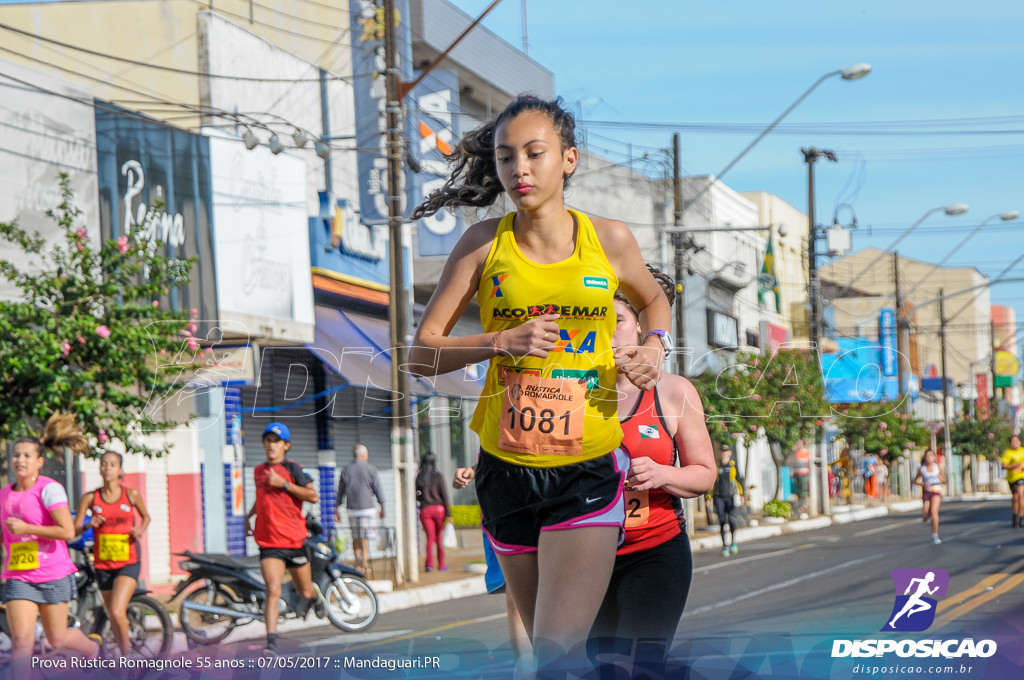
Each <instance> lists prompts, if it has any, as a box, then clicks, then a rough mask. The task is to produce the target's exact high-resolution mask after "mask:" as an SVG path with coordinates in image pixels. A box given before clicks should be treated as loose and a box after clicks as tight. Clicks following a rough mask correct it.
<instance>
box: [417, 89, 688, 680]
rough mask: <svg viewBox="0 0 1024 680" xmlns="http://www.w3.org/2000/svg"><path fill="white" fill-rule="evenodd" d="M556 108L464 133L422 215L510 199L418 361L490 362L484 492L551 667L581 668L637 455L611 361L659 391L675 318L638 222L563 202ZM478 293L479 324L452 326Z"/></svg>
mask: <svg viewBox="0 0 1024 680" xmlns="http://www.w3.org/2000/svg"><path fill="white" fill-rule="evenodd" d="M560 104H561V102H560V100H555V101H546V100H542V99H538V98H536V97H529V96H521V97H519V98H517V99H516V100H514V101H513V102H512V103H511V104H509V106H508V107H506V108H505V110H504V111H502V112H501V113H500V114H498V116H497V117H496V118H495V120H494V121H493V122H491V123H488V124H486V125H483V126H481V127H479V128H477V129H475V130H473V131H471V132H469V133H467V134H466V135H465V136H464V137H463V139H462V140H461V142H460V143H459V145H458V146H457V147H456V149H455V151H454V153H453V154H452V156H451V157H450V161H451V162H452V163H453V166H454V167H453V171H452V175H451V177H450V178H449V180H448V182H447V183H446V184H445V185H444V187H442V188H441V189H440V190H438V191H437V192H434V193H433V194H431V195H430V196H429V197H428V198H427V200H426V201H425V202H424V203H423V204H422V205H421V206H419V207H418V208H417V210H416V211H415V212H414V213H413V219H418V218H420V217H423V216H427V215H431V214H433V213H435V212H437V211H438V210H440V209H442V208H445V207H456V206H477V207H486V206H490V205H492V204H493V203H494V202H495V200H496V199H497V198H498V197H499V196H500V195H501V193H502V192H505V193H507V195H508V196H509V198H510V199H511V201H512V203H513V204H514V206H515V208H516V210H515V212H513V213H510V214H508V215H506V216H505V217H504V218H501V219H489V220H484V221H482V222H478V223H477V224H474V225H473V226H471V227H470V228H469V229H468V230H467V231H466V233H465V234H464V235H463V236H462V238H461V239H460V240H459V242H458V244H457V245H456V246H455V249H454V250H453V252H452V254H451V255H450V256H449V258H448V262H447V263H446V265H445V268H444V271H443V272H442V274H441V279H440V281H439V282H438V285H437V288H436V290H435V291H434V294H433V296H432V297H431V300H430V302H429V303H428V305H427V308H426V310H425V311H424V314H423V318H422V320H421V321H420V325H419V328H418V329H417V333H416V338H415V340H414V342H413V347H412V349H411V352H410V357H409V363H410V364H411V366H412V367H414V369H413V370H415V371H416V372H417V373H418V374H420V375H427V376H429V375H436V374H439V373H447V372H449V371H453V370H456V369H460V368H462V367H463V366H465V365H467V364H472V363H476V362H479V361H483V360H489V361H490V367H489V369H488V372H487V378H486V381H485V386H484V390H483V393H482V395H481V399H480V402H479V404H478V406H477V409H476V412H475V413H474V415H473V420H472V423H471V427H472V428H473V429H474V431H475V432H476V433H477V434H478V435H479V436H480V442H481V453H480V460H479V462H478V466H477V475H476V485H477V496H478V498H479V500H480V506H481V510H482V513H483V518H484V529H485V530H486V531H487V533H488V536H489V537H490V540H491V543H492V545H493V546H494V548H495V551H496V553H497V554H498V556H499V561H500V563H501V567H502V570H503V571H504V573H505V577H506V580H507V584H508V587H509V590H510V591H511V593H512V597H513V599H514V600H515V603H516V605H517V606H518V608H519V610H520V612H521V613H522V616H523V621H524V623H525V625H526V629H527V632H528V633H529V635H530V638H531V640H532V642H533V645H534V654H535V655H536V662H537V664H538V668H539V669H540V670H541V673H542V674H543V673H544V672H545V671H547V670H551V671H554V670H556V669H562V668H565V669H572V670H575V671H576V672H579V671H581V670H584V669H585V668H586V661H585V658H584V656H583V647H584V642H585V640H586V636H587V633H588V631H589V630H590V627H591V624H592V623H593V621H594V618H595V616H596V614H597V610H598V608H599V606H600V604H601V600H602V598H603V596H604V592H605V589H606V588H607V585H608V582H609V579H610V576H611V570H612V565H613V563H614V560H615V549H616V544H617V542H618V541H619V539H620V534H621V532H622V526H621V525H622V521H623V516H624V515H623V505H622V495H623V482H624V478H625V474H626V472H627V470H628V467H629V460H628V454H626V453H625V452H624V451H623V450H622V449H621V448H619V443H620V441H621V439H622V431H621V428H620V426H619V421H618V417H617V402H618V397H617V393H616V391H615V377H616V371H618V372H621V373H624V374H625V375H627V376H629V378H630V380H631V381H632V382H633V384H635V385H636V386H637V387H638V388H640V389H641V390H649V389H652V388H653V387H654V386H655V384H656V383H657V380H658V375H659V371H660V368H661V365H662V362H663V360H664V355H665V352H666V350H667V349H668V348H669V347H670V345H669V344H667V343H666V340H667V335H668V334H667V330H666V329H668V328H670V324H671V312H670V310H669V306H668V303H667V301H666V299H665V296H664V294H663V293H662V292H661V288H660V287H659V286H658V284H657V282H656V281H655V280H654V278H653V277H652V276H651V274H650V272H648V270H647V268H646V266H645V265H644V261H643V258H642V257H641V255H640V249H639V247H638V245H637V243H636V240H635V239H634V238H633V235H632V233H631V232H630V231H629V228H628V227H627V226H626V225H625V224H623V223H622V222H618V221H613V220H606V219H600V218H588V217H587V216H586V215H584V214H583V213H580V212H577V211H570V210H567V209H566V207H565V201H564V196H563V191H564V188H565V186H566V184H567V182H568V179H569V177H570V176H571V175H572V174H573V172H574V171H575V169H576V164H577V160H578V151H577V149H576V141H575V123H574V120H573V117H572V114H571V113H569V112H567V111H565V110H564V109H562V107H561V105H560ZM616 288H619V289H621V290H622V291H623V292H624V293H625V295H626V297H627V298H628V299H629V301H630V303H631V304H633V305H634V307H635V308H636V309H637V310H639V313H640V324H641V326H642V329H643V335H644V341H643V342H642V343H641V344H640V345H638V346H634V347H628V348H621V349H619V350H615V351H613V350H612V346H611V337H612V335H613V334H614V332H615V326H616V315H615V307H614V303H613V295H614V293H615V290H616ZM473 296H476V298H477V302H478V304H479V306H480V315H481V323H482V325H483V328H484V333H482V334H479V335H472V336H466V337H451V336H450V335H449V333H450V331H451V329H452V327H453V326H454V324H455V322H456V321H457V320H458V319H459V317H460V316H461V315H462V313H463V312H464V311H465V309H466V307H467V306H468V304H469V302H470V300H471V299H472V298H473ZM652 331H653V332H652ZM559 672H561V671H560V670H559Z"/></svg>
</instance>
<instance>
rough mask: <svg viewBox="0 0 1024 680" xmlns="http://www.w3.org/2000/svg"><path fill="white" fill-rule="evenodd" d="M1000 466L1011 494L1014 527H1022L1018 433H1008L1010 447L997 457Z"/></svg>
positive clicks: (1023, 476) (1023, 485)
mask: <svg viewBox="0 0 1024 680" xmlns="http://www.w3.org/2000/svg"><path fill="white" fill-rule="evenodd" d="M999 462H1000V464H1001V465H1002V468H1003V469H1004V470H1006V483H1007V484H1009V485H1010V492H1011V493H1012V494H1013V496H1012V498H1011V500H1010V504H1011V507H1012V509H1013V523H1012V526H1013V528H1014V529H1019V528H1021V527H1024V448H1022V447H1021V445H1020V435H1018V434H1012V435H1010V448H1008V449H1006V450H1005V451H1003V455H1002V456H1000V457H999Z"/></svg>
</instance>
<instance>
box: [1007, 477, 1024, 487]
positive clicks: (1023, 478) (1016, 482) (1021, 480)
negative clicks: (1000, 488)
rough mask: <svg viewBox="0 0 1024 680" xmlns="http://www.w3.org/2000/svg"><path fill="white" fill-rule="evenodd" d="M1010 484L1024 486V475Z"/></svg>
mask: <svg viewBox="0 0 1024 680" xmlns="http://www.w3.org/2000/svg"><path fill="white" fill-rule="evenodd" d="M1010 486H1024V477H1021V478H1020V479H1018V480H1017V481H1015V482H1012V483H1011V484H1010Z"/></svg>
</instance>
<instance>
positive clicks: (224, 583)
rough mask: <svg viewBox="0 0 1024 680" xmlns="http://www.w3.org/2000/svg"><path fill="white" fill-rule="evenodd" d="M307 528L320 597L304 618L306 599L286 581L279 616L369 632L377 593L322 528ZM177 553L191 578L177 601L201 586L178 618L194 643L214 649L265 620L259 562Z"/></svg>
mask: <svg viewBox="0 0 1024 680" xmlns="http://www.w3.org/2000/svg"><path fill="white" fill-rule="evenodd" d="M306 528H307V529H308V531H309V535H308V536H307V538H306V540H305V542H304V547H305V549H306V555H307V557H308V558H309V563H310V568H311V572H312V579H313V587H314V589H315V590H316V592H317V598H316V601H315V602H314V604H313V606H312V607H307V611H305V612H301V613H300V611H299V609H300V607H302V606H303V604H304V603H305V600H304V598H303V597H302V596H301V595H300V594H299V593H298V592H297V591H296V590H295V587H294V586H293V585H292V583H291V581H290V580H289V579H287V577H286V580H285V582H284V583H283V584H282V586H281V599H280V602H279V603H278V613H279V615H280V616H281V617H283V618H285V619H290V618H300V617H305V616H307V615H308V612H309V611H310V610H311V611H313V612H314V613H315V615H316V616H317V617H320V618H322V617H324V616H326V617H327V619H328V620H329V621H330V622H331V623H332V624H333V625H334V626H335V627H337V628H340V629H341V630H344V631H349V632H353V631H359V630H365V629H366V628H369V627H370V625H372V624H373V622H374V620H375V619H376V618H377V594H376V593H375V592H374V590H373V588H372V587H371V586H370V584H369V583H367V582H366V577H365V576H364V575H363V574H362V573H361V572H359V571H357V570H355V569H353V568H352V567H349V566H347V565H345V564H342V563H341V561H340V560H339V555H338V552H337V551H336V550H335V549H334V547H333V546H331V545H330V543H328V542H327V541H326V540H324V539H323V538H322V534H323V527H322V526H321V525H320V523H319V522H317V521H316V520H315V519H313V518H312V517H308V516H307V517H306ZM177 554H178V555H180V556H182V557H185V558H186V559H185V560H184V561H182V562H180V563H179V566H180V567H181V569H183V570H185V571H187V572H188V573H189V577H188V578H187V579H186V580H184V581H182V582H181V583H179V584H178V586H177V588H176V589H175V592H174V597H178V595H180V594H181V593H183V592H185V591H186V590H188V589H189V588H190V587H191V586H192V585H193V584H195V583H199V582H203V585H202V586H201V587H199V588H196V589H195V590H192V591H191V592H189V593H188V595H186V596H185V599H184V601H183V602H182V604H181V610H180V612H179V614H178V615H179V618H180V620H181V629H182V630H183V631H185V635H186V636H188V638H189V639H190V640H192V641H193V642H195V643H197V644H200V645H208V644H213V643H216V642H220V641H221V640H223V639H224V638H226V637H227V636H228V635H229V634H230V633H231V631H232V630H234V629H235V628H236V627H237V626H241V625H244V624H247V623H251V622H253V621H263V620H264V618H263V609H264V602H265V600H266V584H265V583H264V582H263V575H262V574H261V572H260V560H259V557H256V556H251V557H233V556H231V555H222V554H211V553H193V552H190V551H186V552H184V553H177Z"/></svg>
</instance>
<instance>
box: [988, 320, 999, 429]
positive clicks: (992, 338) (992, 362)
mask: <svg viewBox="0 0 1024 680" xmlns="http://www.w3.org/2000/svg"><path fill="white" fill-rule="evenodd" d="M989 310H990V311H989V320H988V344H989V345H990V349H989V353H988V363H989V366H988V367H989V370H990V371H991V372H992V413H995V412H996V350H997V349H998V348H997V347H996V322H995V321H993V320H992V317H991V314H992V312H991V307H990V308H989Z"/></svg>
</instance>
